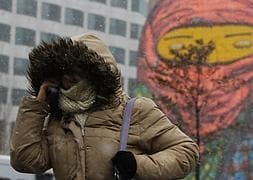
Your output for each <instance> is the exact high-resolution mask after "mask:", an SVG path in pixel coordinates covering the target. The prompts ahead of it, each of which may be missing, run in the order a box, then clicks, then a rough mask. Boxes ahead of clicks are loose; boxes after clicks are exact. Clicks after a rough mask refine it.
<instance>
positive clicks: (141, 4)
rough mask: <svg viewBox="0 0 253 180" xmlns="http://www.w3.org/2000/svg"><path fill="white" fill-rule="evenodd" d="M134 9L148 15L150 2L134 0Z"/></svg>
mask: <svg viewBox="0 0 253 180" xmlns="http://www.w3.org/2000/svg"><path fill="white" fill-rule="evenodd" d="M131 9H132V11H134V12H139V13H141V14H143V15H144V16H146V15H147V12H148V4H147V2H146V1H145V0H132V8H131Z"/></svg>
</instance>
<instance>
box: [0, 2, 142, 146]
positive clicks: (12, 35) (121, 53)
mask: <svg viewBox="0 0 253 180" xmlns="http://www.w3.org/2000/svg"><path fill="white" fill-rule="evenodd" d="M146 14H147V2H146V0H54V1H51V0H0V128H2V129H1V131H2V132H4V136H3V135H2V136H1V135H0V142H3V140H1V138H2V139H8V138H9V135H8V134H9V133H7V132H9V131H10V130H11V129H12V126H13V124H14V121H15V118H16V114H17V110H18V105H19V103H20V100H21V98H22V96H24V95H25V94H26V89H27V87H28V82H27V80H26V77H25V73H26V68H27V65H28V60H27V59H28V53H29V52H30V51H31V49H32V48H33V47H34V46H36V45H38V44H39V43H40V42H41V41H51V40H52V39H55V38H57V37H59V36H60V37H65V36H73V35H78V34H81V33H84V32H94V33H96V34H97V35H98V36H99V37H101V38H102V39H103V40H104V41H105V42H106V44H107V45H108V46H109V48H110V49H111V51H112V53H113V55H114V56H115V58H116V60H117V63H118V66H119V68H120V69H121V72H122V83H123V87H124V90H125V91H126V92H127V93H128V94H129V95H132V90H133V87H134V84H135V79H136V54H137V53H136V52H137V49H138V43H139V41H138V40H139V37H140V34H141V30H142V26H143V24H144V22H145V19H146ZM2 144H3V143H2ZM4 146H5V144H4ZM0 148H2V147H0Z"/></svg>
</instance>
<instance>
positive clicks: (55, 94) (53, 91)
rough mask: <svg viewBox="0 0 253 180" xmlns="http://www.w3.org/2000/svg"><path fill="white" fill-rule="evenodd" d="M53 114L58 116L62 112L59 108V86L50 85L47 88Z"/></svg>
mask: <svg viewBox="0 0 253 180" xmlns="http://www.w3.org/2000/svg"><path fill="white" fill-rule="evenodd" d="M47 98H48V100H49V106H50V112H51V115H53V116H56V115H58V114H59V113H60V108H59V88H57V87H49V88H48V90H47Z"/></svg>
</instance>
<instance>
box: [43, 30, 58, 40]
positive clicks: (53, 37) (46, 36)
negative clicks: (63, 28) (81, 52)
mask: <svg viewBox="0 0 253 180" xmlns="http://www.w3.org/2000/svg"><path fill="white" fill-rule="evenodd" d="M59 37H60V36H59V35H57V34H53V33H45V32H41V33H40V41H44V42H52V41H53V40H56V39H58V38H59Z"/></svg>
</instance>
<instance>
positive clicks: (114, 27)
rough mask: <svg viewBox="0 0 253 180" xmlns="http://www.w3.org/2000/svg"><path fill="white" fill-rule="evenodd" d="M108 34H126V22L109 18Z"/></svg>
mask: <svg viewBox="0 0 253 180" xmlns="http://www.w3.org/2000/svg"><path fill="white" fill-rule="evenodd" d="M110 34H117V35H120V36H126V22H125V21H123V20H120V19H110Z"/></svg>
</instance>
